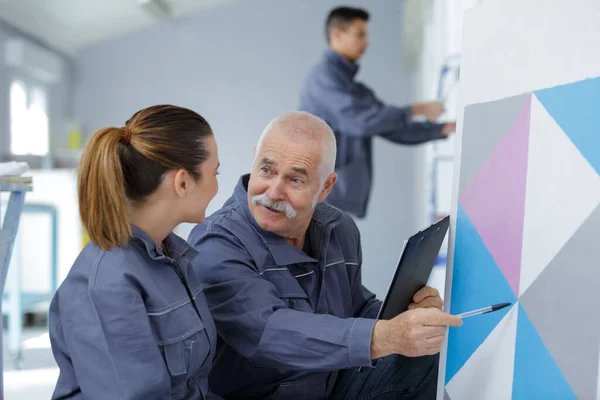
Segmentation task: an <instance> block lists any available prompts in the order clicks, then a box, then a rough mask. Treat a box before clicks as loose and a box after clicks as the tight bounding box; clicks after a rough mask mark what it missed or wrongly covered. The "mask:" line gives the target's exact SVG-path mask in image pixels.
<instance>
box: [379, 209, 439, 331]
mask: <svg viewBox="0 0 600 400" xmlns="http://www.w3.org/2000/svg"><path fill="white" fill-rule="evenodd" d="M449 226H450V217H445V218H444V219H442V220H440V221H438V222H436V223H435V224H433V225H431V226H430V227H429V228H427V229H425V230H423V231H420V232H418V233H416V234H415V235H413V236H411V237H410V238H409V239H408V241H406V243H405V245H404V248H403V249H402V252H401V253H400V258H399V260H398V266H397V267H396V272H395V273H394V277H393V278H392V283H391V284H390V288H389V290H388V292H387V295H386V297H385V300H384V301H383V304H382V305H381V309H380V310H379V315H378V316H377V319H392V318H394V317H395V316H397V315H398V314H401V313H403V312H404V311H406V310H408V306H409V304H410V303H412V298H413V296H414V295H415V293H416V292H418V291H419V289H421V288H422V287H423V286H426V285H427V281H428V280H429V276H430V275H431V270H432V269H433V266H434V265H435V260H436V258H437V256H438V254H439V252H440V249H441V247H442V243H443V242H444V238H445V237H446V233H447V232H448V227H449Z"/></svg>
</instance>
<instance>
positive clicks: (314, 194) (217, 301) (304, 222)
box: [189, 112, 462, 400]
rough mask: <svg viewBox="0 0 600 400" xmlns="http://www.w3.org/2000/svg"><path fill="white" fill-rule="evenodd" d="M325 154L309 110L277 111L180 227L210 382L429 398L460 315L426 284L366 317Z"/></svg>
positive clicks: (264, 395)
mask: <svg viewBox="0 0 600 400" xmlns="http://www.w3.org/2000/svg"><path fill="white" fill-rule="evenodd" d="M335 154H336V144H335V136H334V134H333V132H332V130H331V129H330V128H329V126H328V125H327V124H326V123H325V122H324V121H322V120H321V119H319V118H318V117H315V116H313V115H311V114H308V113H303V112H293V113H288V114H284V115H282V116H280V117H277V118H275V119H274V120H273V121H272V122H271V123H270V124H269V125H268V126H267V128H266V129H265V131H264V132H263V134H262V136H261V137H260V139H259V141H258V144H257V146H256V148H255V160H254V165H253V167H252V172H251V173H250V175H245V176H242V177H241V179H240V181H239V183H238V184H237V186H236V187H235V189H234V193H233V196H232V197H231V198H230V199H229V200H228V201H227V202H226V203H225V205H224V206H223V208H222V209H221V210H219V211H218V212H216V213H215V214H213V215H212V216H211V217H209V218H208V219H207V220H206V222H205V223H204V224H202V225H198V226H196V227H195V228H194V229H193V230H192V233H191V234H190V238H189V240H190V242H191V244H192V245H193V246H194V247H195V248H196V249H197V250H198V251H199V253H200V255H199V256H198V258H197V259H195V260H194V261H193V265H194V269H195V271H196V274H197V275H198V278H199V279H200V280H201V282H202V284H203V286H204V292H205V294H206V298H207V300H208V303H209V307H210V309H211V313H212V315H213V318H214V319H215V322H216V325H217V330H218V333H219V342H220V343H219V349H218V351H217V356H216V358H215V363H214V365H213V369H212V372H211V374H210V377H209V382H210V386H211V388H212V390H213V391H214V392H215V393H217V394H219V395H221V396H223V397H224V398H227V399H230V400H235V399H274V400H276V399H326V398H329V399H358V398H369V399H398V398H406V399H433V398H435V392H436V383H437V371H438V358H439V357H438V355H437V354H438V353H439V351H440V347H441V345H442V342H443V340H444V335H445V332H446V330H447V327H448V326H459V325H460V324H461V323H462V321H461V319H460V318H457V317H454V316H451V315H449V314H446V313H443V312H442V311H441V310H440V309H441V306H442V300H441V299H440V297H439V295H438V293H437V291H436V290H435V289H432V288H423V289H422V290H420V291H419V292H417V293H416V294H415V296H414V303H413V304H412V305H411V309H410V310H409V311H406V312H404V313H402V314H400V315H399V316H397V317H396V318H394V319H392V320H389V321H384V320H376V319H375V318H376V316H377V312H378V310H379V308H380V306H381V302H380V301H379V300H377V299H376V298H375V295H374V294H373V293H371V292H370V291H369V290H368V289H366V288H365V287H364V286H363V285H362V280H361V264H362V259H361V246H360V234H359V231H358V228H357V227H356V225H355V223H354V221H353V220H352V218H351V217H349V216H348V215H347V214H345V213H343V212H341V211H340V210H338V209H336V208H334V207H332V206H330V205H328V204H326V203H323V200H324V199H325V197H327V194H328V193H329V192H330V191H331V189H332V187H333V185H334V184H335V181H336V174H335V173H334V166H335ZM382 222H383V221H382ZM191 356H193V355H191ZM360 367H363V368H360Z"/></svg>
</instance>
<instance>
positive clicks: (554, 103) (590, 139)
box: [534, 78, 600, 174]
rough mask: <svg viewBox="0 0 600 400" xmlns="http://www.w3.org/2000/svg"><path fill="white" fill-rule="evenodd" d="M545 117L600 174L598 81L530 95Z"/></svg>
mask: <svg viewBox="0 0 600 400" xmlns="http://www.w3.org/2000/svg"><path fill="white" fill-rule="evenodd" d="M534 93H535V95H536V97H537V98H538V100H539V101H540V102H541V103H542V105H543V106H544V108H545V109H546V111H548V114H550V115H551V116H552V117H553V118H554V120H555V121H556V123H557V124H558V125H559V126H560V127H561V128H562V130H563V131H564V132H565V133H566V134H567V136H568V137H569V138H570V139H571V141H572V142H573V144H574V145H575V147H577V148H578V149H579V151H580V152H581V154H582V155H583V156H584V157H585V158H586V159H587V160H588V162H589V163H590V164H591V165H592V167H593V168H594V169H595V170H596V172H597V173H598V174H600V132H599V131H598V106H600V78H593V79H586V80H583V81H579V82H575V83H569V84H566V85H561V86H556V87H552V88H548V89H542V90H538V91H536V92H534Z"/></svg>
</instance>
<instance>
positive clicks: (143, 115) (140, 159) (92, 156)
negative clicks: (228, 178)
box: [77, 105, 212, 250]
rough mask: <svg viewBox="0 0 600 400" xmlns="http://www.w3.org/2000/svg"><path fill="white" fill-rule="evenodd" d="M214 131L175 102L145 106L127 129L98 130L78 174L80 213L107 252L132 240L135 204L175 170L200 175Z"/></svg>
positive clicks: (95, 241)
mask: <svg viewBox="0 0 600 400" xmlns="http://www.w3.org/2000/svg"><path fill="white" fill-rule="evenodd" d="M211 135H212V130H211V128H210V125H209V124H208V122H207V121H206V120H205V119H204V118H203V117H202V116H200V115H198V114H197V113H195V112H194V111H191V110H188V109H186V108H182V107H177V106H172V105H158V106H152V107H148V108H145V109H143V110H141V111H138V112H137V113H135V114H134V115H133V117H131V118H130V119H129V121H127V122H126V123H125V126H124V127H122V128H116V127H110V128H103V129H100V130H98V131H97V132H96V133H95V134H94V135H93V136H92V137H91V139H90V140H89V142H88V143H87V145H86V146H85V149H84V151H83V155H82V158H81V161H80V163H79V167H78V178H77V186H78V196H79V214H80V216H81V220H82V223H83V226H84V228H85V230H86V232H87V234H88V236H89V238H90V240H91V241H92V242H94V243H96V244H97V245H98V246H100V247H101V248H102V249H104V250H109V249H111V248H113V247H119V246H123V245H125V244H127V242H128V241H129V238H130V237H131V225H130V221H129V217H128V207H129V204H135V203H137V202H142V201H144V199H145V198H146V197H147V196H148V195H150V194H151V193H153V192H154V191H155V190H156V189H157V188H158V186H159V185H160V183H161V181H162V178H163V175H164V174H165V172H167V171H169V170H173V169H184V170H186V171H187V172H189V173H190V174H191V175H192V176H193V177H194V178H195V179H196V180H198V179H200V178H201V177H200V174H199V168H198V166H199V165H200V164H202V163H203V162H204V161H205V160H206V159H207V158H208V151H207V149H206V143H205V139H206V138H207V137H209V136H211Z"/></svg>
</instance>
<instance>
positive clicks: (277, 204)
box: [252, 193, 296, 219]
mask: <svg viewBox="0 0 600 400" xmlns="http://www.w3.org/2000/svg"><path fill="white" fill-rule="evenodd" d="M252 204H254V205H255V206H256V205H258V204H260V205H263V206H265V207H269V208H270V209H272V210H275V211H279V212H283V213H285V216H286V217H287V218H288V219H292V218H295V217H296V210H294V207H292V205H291V204H290V203H288V202H287V201H279V200H273V199H271V198H270V197H269V196H267V195H266V194H265V193H263V194H257V195H256V196H252Z"/></svg>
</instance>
